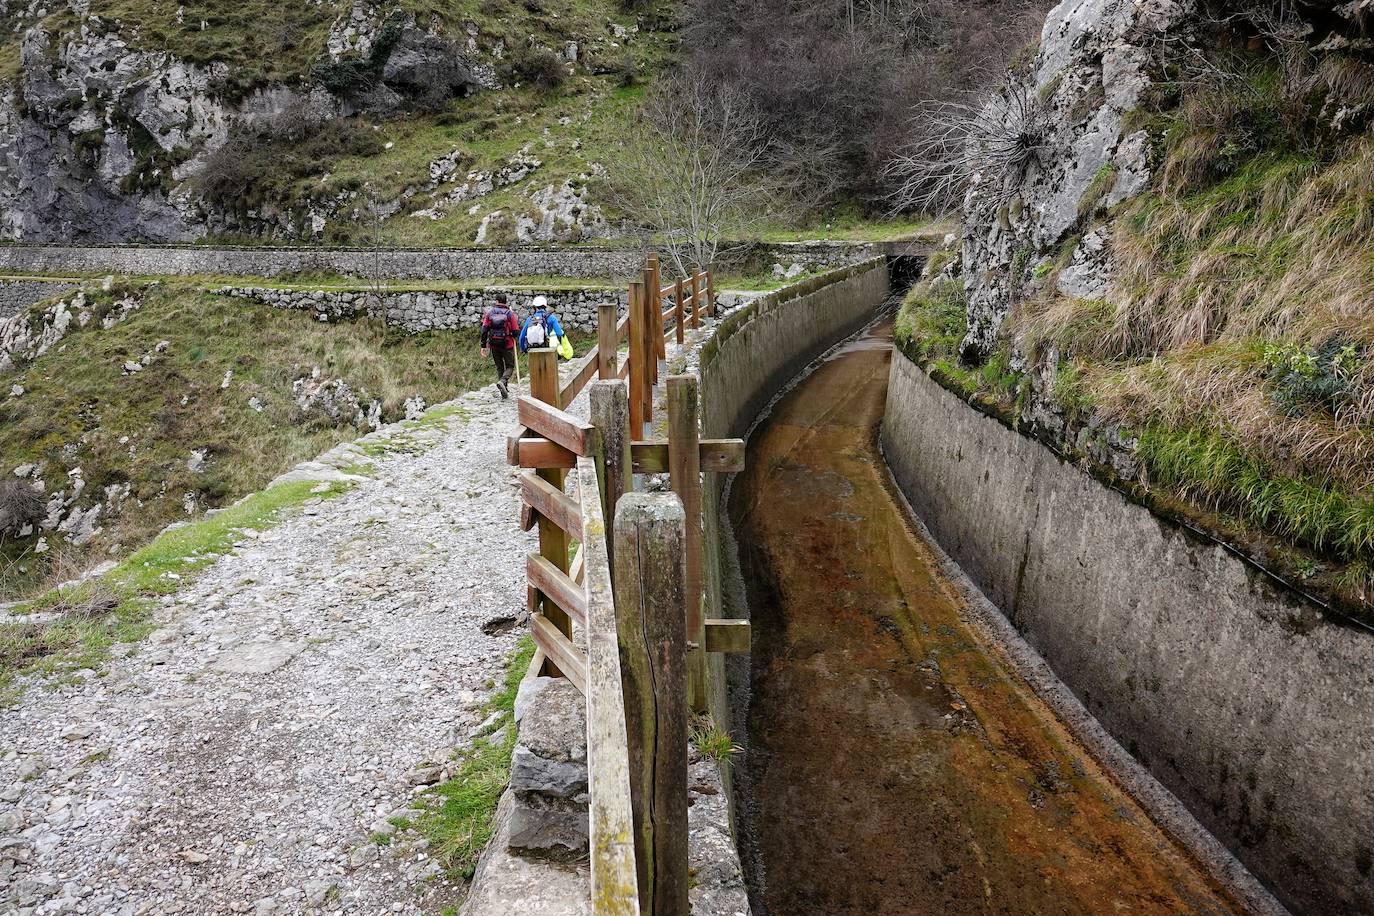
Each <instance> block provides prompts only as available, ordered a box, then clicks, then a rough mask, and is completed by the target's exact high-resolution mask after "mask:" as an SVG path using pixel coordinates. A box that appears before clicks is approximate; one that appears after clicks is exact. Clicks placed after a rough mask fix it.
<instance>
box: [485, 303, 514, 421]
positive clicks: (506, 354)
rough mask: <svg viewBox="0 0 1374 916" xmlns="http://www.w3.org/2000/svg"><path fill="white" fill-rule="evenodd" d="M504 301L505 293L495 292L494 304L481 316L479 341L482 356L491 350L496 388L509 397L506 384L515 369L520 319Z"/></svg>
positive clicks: (504, 396) (503, 395) (502, 395)
mask: <svg viewBox="0 0 1374 916" xmlns="http://www.w3.org/2000/svg"><path fill="white" fill-rule="evenodd" d="M506 301H507V300H506V294H505V293H497V294H496V304H495V305H493V306H492V307H491V308H489V309H487V311H486V313H485V314H484V315H483V316H482V337H481V340H480V341H479V345H480V346H481V348H482V355H483V356H486V355H487V353H488V351H490V352H491V359H492V362H493V363H495V364H496V390H498V391H500V392H501V397H503V398H507V397H510V393H509V391H508V390H507V388H506V385H507V383H508V382H509V381H510V374H511V372H512V371H513V370H514V369H515V338H516V335H517V334H520V319H519V318H517V317H516V316H515V312H514V311H513V310H512V309H511V308H510V306H509V305H507V304H506Z"/></svg>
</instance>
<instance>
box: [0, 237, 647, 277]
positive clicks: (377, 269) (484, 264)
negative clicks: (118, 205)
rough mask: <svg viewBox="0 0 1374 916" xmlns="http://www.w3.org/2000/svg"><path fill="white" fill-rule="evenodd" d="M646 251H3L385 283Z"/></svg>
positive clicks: (50, 258)
mask: <svg viewBox="0 0 1374 916" xmlns="http://www.w3.org/2000/svg"><path fill="white" fill-rule="evenodd" d="M643 266H644V252H643V251H642V250H641V249H639V248H594V247H585V248H532V247H529V248H514V249H500V248H435V249H382V250H378V251H369V250H365V249H348V248H232V247H223V248H218V247H212V246H208V245H207V246H177V245H167V246H147V245H128V246H125V245H103V246H90V247H75V246H71V247H68V246H65V245H0V270H7V271H13V272H16V273H26V272H32V273H53V274H67V275H72V274H101V273H112V274H132V275H137V276H146V275H162V274H168V275H189V274H202V275H203V274H224V275H229V276H245V277H278V276H282V275H283V274H294V273H303V274H310V273H315V274H331V275H337V276H345V277H359V278H364V279H373V278H377V277H381V278H383V279H384V280H443V279H470V278H474V277H533V276H548V277H578V278H585V279H601V278H605V279H621V278H628V277H629V276H630V275H632V274H634V273H636V272H637V271H638V270H639V269H640V268H641V267H643Z"/></svg>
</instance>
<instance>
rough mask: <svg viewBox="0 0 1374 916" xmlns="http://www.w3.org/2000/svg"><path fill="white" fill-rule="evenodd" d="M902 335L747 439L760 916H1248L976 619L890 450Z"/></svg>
mask: <svg viewBox="0 0 1374 916" xmlns="http://www.w3.org/2000/svg"><path fill="white" fill-rule="evenodd" d="M890 361H891V325H890V322H889V323H885V324H883V325H879V326H877V327H875V328H874V329H873V330H871V331H870V332H869V333H868V334H867V335H866V336H864V337H862V338H860V339H858V340H856V341H854V342H852V343H850V344H849V345H847V346H846V347H844V348H842V349H841V350H839V351H837V353H836V354H834V355H833V356H832V357H831V358H829V359H828V360H827V361H825V362H824V363H823V364H821V365H820V367H819V368H817V369H816V370H815V371H814V372H813V373H812V374H811V375H810V376H808V377H807V378H805V379H804V380H802V381H801V382H800V383H798V385H797V386H796V387H795V388H793V389H792V390H791V391H790V392H789V393H788V394H786V395H784V396H783V398H782V399H780V400H779V402H778V403H777V404H776V405H774V408H773V410H772V413H771V415H770V417H769V418H768V419H767V420H765V422H764V423H763V424H761V425H760V426H759V428H758V429H757V430H756V431H755V432H754V434H753V436H752V437H751V439H750V442H749V460H748V469H747V470H746V471H745V472H744V473H743V474H741V475H740V477H739V478H738V479H737V480H736V482H735V484H734V486H733V488H732V492H731V498H730V515H731V520H732V523H733V525H734V527H735V530H736V533H737V539H738V542H739V544H740V554H741V556H740V560H741V567H742V572H743V575H744V578H745V581H746V588H747V591H748V598H749V603H750V607H751V612H752V615H753V626H754V634H755V635H754V649H753V657H752V661H751V671H750V682H751V699H750V706H749V714H748V724H747V728H748V733H749V734H748V745H749V746H748V751H747V753H746V754H744V755H743V756H742V759H741V760H740V761H739V763H740V766H741V771H740V786H741V792H742V794H743V799H744V800H743V803H742V805H741V815H740V816H741V824H742V830H743V833H744V835H745V837H746V838H747V841H746V842H745V843H744V849H745V856H746V867H747V871H748V872H749V873H750V875H751V897H752V898H753V901H754V904H755V912H756V914H760V916H763V914H766V916H810V914H815V916H821V914H825V916H839V914H859V913H863V914H908V913H910V914H918V913H922V914H924V913H930V914H943V913H1016V914H1030V913H1044V914H1050V913H1056V914H1057V913H1234V912H1243V911H1244V909H1243V907H1242V906H1241V905H1240V904H1239V903H1238V902H1237V901H1236V900H1235V899H1234V898H1233V897H1232V896H1231V895H1230V894H1229V893H1228V892H1227V891H1226V890H1224V889H1223V888H1222V887H1220V886H1219V885H1218V884H1217V883H1216V882H1215V881H1214V880H1212V879H1211V878H1210V877H1209V876H1208V874H1207V873H1206V872H1205V871H1204V870H1203V869H1202V867H1201V866H1200V865H1199V864H1197V863H1196V862H1195V861H1194V860H1193V859H1192V858H1191V857H1190V856H1189V855H1188V854H1187V853H1186V852H1184V851H1183V850H1182V849H1181V848H1180V847H1179V846H1178V845H1177V844H1176V843H1175V842H1174V841H1173V840H1172V839H1171V838H1170V837H1169V836H1167V835H1166V834H1165V833H1164V832H1163V831H1162V830H1161V829H1160V828H1159V827H1158V826H1156V824H1155V823H1154V822H1153V821H1152V820H1151V819H1150V817H1149V816H1148V815H1147V814H1146V812H1145V811H1144V810H1143V809H1142V808H1141V807H1140V806H1139V805H1138V804H1137V803H1136V802H1135V801H1134V800H1133V799H1132V798H1131V797H1130V796H1128V795H1127V794H1125V793H1124V792H1123V791H1122V789H1121V788H1119V786H1118V785H1117V783H1116V782H1115V781H1114V780H1113V779H1112V778H1111V776H1110V775H1109V774H1108V773H1107V772H1105V771H1104V770H1103V769H1102V767H1100V766H1099V765H1098V764H1097V763H1096V762H1095V761H1094V759H1093V758H1092V757H1091V756H1089V755H1088V753H1087V752H1086V751H1084V750H1083V749H1082V748H1081V747H1080V746H1079V745H1078V744H1077V743H1076V742H1075V741H1074V739H1073V737H1072V736H1071V734H1070V733H1069V731H1068V730H1067V729H1066V728H1065V726H1064V725H1063V724H1062V723H1061V722H1060V721H1059V720H1058V719H1057V718H1056V716H1055V715H1054V713H1053V712H1052V711H1051V710H1050V708H1049V707H1048V706H1047V705H1046V704H1045V703H1044V702H1043V701H1041V700H1040V698H1039V697H1037V696H1036V694H1035V693H1034V692H1033V691H1032V690H1031V688H1030V687H1029V686H1028V685H1027V684H1026V682H1025V681H1024V680H1023V679H1022V678H1021V677H1020V676H1019V675H1018V674H1017V673H1016V671H1015V668H1014V667H1013V666H1012V663H1011V662H1010V660H1009V659H1008V658H1007V656H1006V655H1005V654H1004V652H1003V651H1002V650H1001V649H1000V648H999V647H998V646H996V645H994V644H992V643H991V640H990V638H989V637H987V636H985V635H984V634H983V631H982V630H981V629H979V628H978V627H976V626H975V625H973V624H971V623H969V620H968V614H967V602H966V599H965V598H964V596H963V594H962V593H961V591H960V590H959V589H958V587H957V586H955V584H954V583H952V582H951V581H949V580H948V579H947V578H946V577H945V576H944V575H943V573H942V572H941V570H940V566H939V562H938V560H937V556H936V554H935V553H933V552H932V548H931V546H930V545H929V544H928V543H927V542H926V541H925V540H924V537H923V536H922V535H920V534H918V533H917V530H916V528H915V527H914V526H913V525H912V523H911V522H910V519H909V516H908V514H907V509H906V507H905V504H904V503H903V501H902V500H901V499H900V497H899V496H898V495H897V493H896V491H895V487H894V484H893V482H892V479H891V476H890V474H889V473H888V470H887V467H886V464H885V463H884V461H883V458H882V455H881V452H880V450H879V446H878V430H879V425H880V423H881V421H882V414H883V409H884V403H885V400H886V394H887V378H888V367H889V364H890Z"/></svg>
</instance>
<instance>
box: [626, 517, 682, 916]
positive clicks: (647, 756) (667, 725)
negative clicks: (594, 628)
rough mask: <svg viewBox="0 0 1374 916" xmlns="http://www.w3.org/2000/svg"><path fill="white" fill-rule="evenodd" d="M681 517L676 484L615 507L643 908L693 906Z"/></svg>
mask: <svg viewBox="0 0 1374 916" xmlns="http://www.w3.org/2000/svg"><path fill="white" fill-rule="evenodd" d="M684 523H685V520H684V516H683V513H682V504H681V503H680V502H679V501H678V498H677V496H675V495H673V494H670V493H627V494H626V495H625V497H624V498H623V499H621V500H620V505H619V507H618V508H617V509H616V519H615V559H614V563H613V567H614V570H615V574H614V577H613V581H614V583H615V610H616V625H617V630H618V632H619V637H620V657H621V663H622V665H623V668H622V678H623V683H624V687H625V727H626V734H627V736H628V739H629V751H630V799H631V803H632V805H633V808H634V818H635V832H636V844H635V846H636V850H637V855H636V858H637V859H638V865H639V899H640V909H641V911H642V912H643V913H644V914H646V916H648V914H654V916H689V913H690V907H689V904H688V901H687V890H688V868H687V738H688V714H687V702H686V691H687V666H686V643H687V628H686V613H687V607H686V594H685V592H684V591H683V581H682V563H681V556H682V550H683V546H684V545H683V541H684V539H685V530H684V528H685V524H684Z"/></svg>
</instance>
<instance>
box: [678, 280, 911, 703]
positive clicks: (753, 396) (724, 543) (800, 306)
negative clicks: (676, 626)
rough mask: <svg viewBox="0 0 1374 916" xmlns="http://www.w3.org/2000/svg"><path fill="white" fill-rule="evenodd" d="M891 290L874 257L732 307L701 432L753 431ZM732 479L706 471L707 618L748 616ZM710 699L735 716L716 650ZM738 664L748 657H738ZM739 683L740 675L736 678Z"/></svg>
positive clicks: (710, 348) (710, 362)
mask: <svg viewBox="0 0 1374 916" xmlns="http://www.w3.org/2000/svg"><path fill="white" fill-rule="evenodd" d="M888 294H889V278H888V269H887V261H886V259H885V258H881V257H878V258H872V259H869V260H867V261H864V262H862V263H859V264H855V265H853V266H850V267H845V268H842V269H839V270H834V271H830V272H829V273H825V274H822V275H820V276H818V277H814V278H812V279H810V280H806V281H803V282H801V283H797V284H794V285H792V286H788V287H785V288H784V289H782V290H779V291H777V292H775V293H769V294H768V295H765V296H761V297H759V298H757V299H754V300H753V301H751V302H750V303H749V304H748V305H746V306H744V307H742V308H740V309H738V310H736V311H734V312H732V313H731V314H730V315H729V316H727V317H726V318H725V319H724V320H722V321H721V323H720V326H719V327H717V328H716V329H715V332H714V333H713V334H712V335H711V337H710V338H709V339H707V340H706V341H705V342H704V343H703V344H702V346H701V349H700V351H699V354H698V355H697V357H696V358H697V372H698V374H699V377H700V379H701V435H702V436H703V437H704V438H732V437H738V436H743V435H745V434H746V433H747V432H748V431H749V427H750V426H752V425H753V423H754V420H755V419H756V418H757V417H758V415H759V413H760V412H761V411H762V410H763V409H764V408H765V407H766V406H767V405H768V402H769V401H771V400H772V399H773V398H774V397H775V396H776V395H777V393H778V392H779V391H780V390H781V389H782V388H783V387H784V386H785V385H787V383H788V382H790V381H791V380H792V379H793V378H795V377H796V375H797V374H798V373H799V372H801V371H802V369H803V368H805V367H806V365H807V363H809V362H811V361H812V360H813V359H815V358H816V357H817V356H819V355H821V354H822V353H824V352H825V351H826V350H828V349H829V348H830V347H832V346H834V345H835V344H836V343H837V342H839V341H840V340H843V339H844V338H845V337H847V336H849V335H850V334H852V333H854V332H855V331H856V330H858V329H859V328H860V327H862V326H863V325H864V324H865V323H867V322H868V321H870V320H871V319H872V318H873V316H874V315H875V313H876V312H877V311H878V310H879V308H880V307H881V306H882V304H883V303H884V302H885V301H886V300H887V298H888ZM725 485H726V480H725V479H723V478H722V475H719V474H707V475H705V483H704V491H703V494H702V499H703V505H704V506H705V507H706V511H705V512H704V513H703V515H704V517H705V520H704V526H705V542H704V548H703V551H702V555H703V573H704V577H705V587H706V600H707V616H708V617H748V616H749V615H748V605H747V602H746V601H745V599H744V597H743V588H742V585H743V584H742V582H741V581H740V580H739V577H738V574H737V571H735V568H736V564H737V559H736V557H735V551H734V544H733V541H732V540H731V535H730V532H729V526H728V525H726V524H724V522H723V513H724V511H725V507H724V504H723V499H722V497H723V495H724V492H725ZM709 657H710V658H711V665H712V670H711V672H710V675H711V676H710V683H711V688H710V705H711V711H712V715H713V716H715V718H716V721H717V722H718V723H721V724H723V725H724V724H728V723H729V722H730V721H731V720H732V716H731V714H730V702H731V699H730V698H729V696H728V695H727V688H726V681H727V678H726V672H725V664H726V663H725V659H724V657H722V656H720V655H713V656H709ZM734 664H736V665H743V666H744V669H745V670H747V660H746V659H745V658H743V657H736V659H735V662H734ZM731 680H732V681H734V680H738V679H737V678H734V677H732V678H731Z"/></svg>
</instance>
